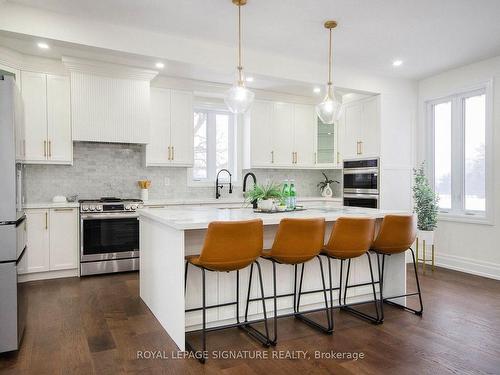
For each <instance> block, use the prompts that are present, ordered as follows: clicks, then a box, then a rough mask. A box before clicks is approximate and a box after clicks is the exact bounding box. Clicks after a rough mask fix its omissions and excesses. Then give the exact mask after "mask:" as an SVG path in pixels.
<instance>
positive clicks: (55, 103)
mask: <svg viewBox="0 0 500 375" xmlns="http://www.w3.org/2000/svg"><path fill="white" fill-rule="evenodd" d="M47 135H48V139H47V141H48V149H47V154H48V159H49V160H52V161H56V162H61V163H69V164H71V162H72V160H73V141H72V139H71V118H70V94H69V78H68V77H63V76H54V75H47Z"/></svg>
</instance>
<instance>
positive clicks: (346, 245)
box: [325, 217, 375, 259]
mask: <svg viewBox="0 0 500 375" xmlns="http://www.w3.org/2000/svg"><path fill="white" fill-rule="evenodd" d="M374 236H375V219H371V218H362V217H339V218H338V219H337V220H336V221H335V225H334V227H333V230H332V233H331V234H330V239H329V240H328V243H327V244H326V246H325V250H326V251H327V252H328V253H331V255H332V256H335V257H338V258H345V259H347V258H356V257H358V256H361V255H363V254H364V253H366V252H367V251H368V250H370V246H371V244H372V242H373V238H374Z"/></svg>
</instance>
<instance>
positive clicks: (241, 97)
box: [224, 0, 255, 113]
mask: <svg viewBox="0 0 500 375" xmlns="http://www.w3.org/2000/svg"><path fill="white" fill-rule="evenodd" d="M232 2H233V4H235V5H236V6H238V66H237V67H236V69H237V71H236V82H235V83H234V85H233V87H231V88H230V89H229V90H227V91H226V94H225V95H224V102H225V103H226V105H227V107H228V108H229V110H230V111H231V112H233V113H245V112H246V111H248V110H249V109H250V107H251V106H252V103H253V100H254V97H255V94H254V93H253V92H252V91H250V90H249V89H247V88H246V87H245V77H244V74H243V65H242V63H241V7H242V6H243V5H245V4H246V3H247V0H232Z"/></svg>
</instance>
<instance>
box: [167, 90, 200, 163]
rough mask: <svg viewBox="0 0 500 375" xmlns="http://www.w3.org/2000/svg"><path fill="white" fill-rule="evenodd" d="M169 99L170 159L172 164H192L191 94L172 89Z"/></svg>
mask: <svg viewBox="0 0 500 375" xmlns="http://www.w3.org/2000/svg"><path fill="white" fill-rule="evenodd" d="M170 101H171V102H170V111H171V117H170V147H171V151H170V153H171V158H170V159H171V160H170V161H171V163H172V164H173V165H179V166H192V165H193V158H194V155H193V147H194V139H193V127H194V119H193V94H192V93H191V92H187V91H178V90H172V92H171V96H170Z"/></svg>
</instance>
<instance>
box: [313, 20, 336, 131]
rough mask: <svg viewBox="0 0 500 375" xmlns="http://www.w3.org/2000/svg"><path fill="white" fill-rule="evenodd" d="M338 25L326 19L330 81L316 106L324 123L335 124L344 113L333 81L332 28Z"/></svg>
mask: <svg viewBox="0 0 500 375" xmlns="http://www.w3.org/2000/svg"><path fill="white" fill-rule="evenodd" d="M335 27H337V22H336V21H326V22H325V28H326V29H328V30H329V32H330V39H329V49H328V83H327V85H326V95H325V97H324V99H323V101H322V102H321V103H319V104H318V105H317V106H316V113H317V114H318V117H319V118H320V120H321V121H322V122H323V123H324V124H333V123H334V122H335V121H337V120H338V119H339V118H340V115H341V114H342V109H343V108H342V103H341V102H339V101H338V100H337V98H336V97H335V92H334V89H333V82H332V70H333V63H332V60H333V51H332V30H333V29H334V28H335Z"/></svg>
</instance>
